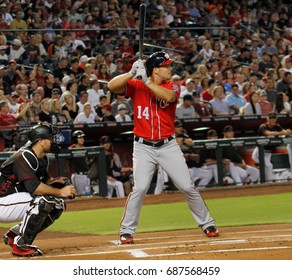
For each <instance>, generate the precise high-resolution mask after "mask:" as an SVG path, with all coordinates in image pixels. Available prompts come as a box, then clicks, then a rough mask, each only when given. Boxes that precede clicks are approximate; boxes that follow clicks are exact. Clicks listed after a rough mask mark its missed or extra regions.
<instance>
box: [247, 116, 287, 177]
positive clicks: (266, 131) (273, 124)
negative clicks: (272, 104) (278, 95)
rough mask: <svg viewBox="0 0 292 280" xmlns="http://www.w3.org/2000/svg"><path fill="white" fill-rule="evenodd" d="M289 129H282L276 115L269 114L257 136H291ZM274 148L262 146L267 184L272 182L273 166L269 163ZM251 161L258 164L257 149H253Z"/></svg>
mask: <svg viewBox="0 0 292 280" xmlns="http://www.w3.org/2000/svg"><path fill="white" fill-rule="evenodd" d="M291 133H292V131H291V129H284V128H282V126H281V125H280V124H278V122H277V115H276V114H275V113H270V114H269V115H268V117H267V122H266V123H263V124H261V125H260V127H259V136H268V137H271V136H281V135H284V136H285V135H291ZM275 148H276V146H273V145H266V146H264V150H265V153H264V163H265V179H266V181H267V182H270V181H272V180H273V164H272V162H271V156H272V152H273V150H274V149H275ZM252 159H253V160H254V161H255V162H256V163H259V149H258V147H255V149H254V150H253V153H252Z"/></svg>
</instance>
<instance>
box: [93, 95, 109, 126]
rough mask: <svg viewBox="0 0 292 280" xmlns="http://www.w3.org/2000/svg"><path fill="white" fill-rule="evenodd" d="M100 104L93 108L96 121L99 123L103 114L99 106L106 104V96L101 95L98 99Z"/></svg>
mask: <svg viewBox="0 0 292 280" xmlns="http://www.w3.org/2000/svg"><path fill="white" fill-rule="evenodd" d="M99 102H100V104H99V105H97V106H95V107H94V110H95V113H96V115H97V117H98V120H99V121H101V119H102V116H103V113H102V108H101V106H102V105H104V104H106V103H108V97H107V96H106V95H102V96H100V98H99Z"/></svg>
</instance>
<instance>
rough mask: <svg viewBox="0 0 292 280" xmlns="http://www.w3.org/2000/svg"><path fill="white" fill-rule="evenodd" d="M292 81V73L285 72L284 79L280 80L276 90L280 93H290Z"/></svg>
mask: <svg viewBox="0 0 292 280" xmlns="http://www.w3.org/2000/svg"><path fill="white" fill-rule="evenodd" d="M290 81H292V74H291V73H290V72H285V73H284V77H283V79H280V80H278V82H277V85H276V89H277V91H278V92H284V93H288V92H289V83H290Z"/></svg>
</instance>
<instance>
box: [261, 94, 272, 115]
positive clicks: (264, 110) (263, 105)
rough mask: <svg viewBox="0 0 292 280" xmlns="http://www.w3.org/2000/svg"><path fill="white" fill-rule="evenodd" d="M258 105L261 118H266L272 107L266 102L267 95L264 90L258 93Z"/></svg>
mask: <svg viewBox="0 0 292 280" xmlns="http://www.w3.org/2000/svg"><path fill="white" fill-rule="evenodd" d="M259 104H260V106H261V111H262V116H268V115H269V113H271V112H272V111H273V106H272V104H271V102H269V101H268V95H267V92H266V91H265V90H261V91H260V99H259Z"/></svg>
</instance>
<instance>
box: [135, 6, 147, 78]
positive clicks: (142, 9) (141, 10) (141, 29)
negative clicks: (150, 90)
mask: <svg viewBox="0 0 292 280" xmlns="http://www.w3.org/2000/svg"><path fill="white" fill-rule="evenodd" d="M139 18H140V25H139V59H142V58H143V44H144V33H145V21H146V5H145V4H144V3H142V4H141V5H140V8H139ZM137 79H138V80H141V79H142V77H141V76H137Z"/></svg>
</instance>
